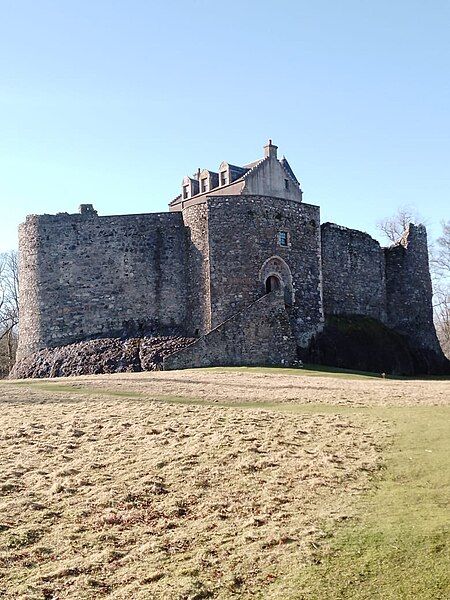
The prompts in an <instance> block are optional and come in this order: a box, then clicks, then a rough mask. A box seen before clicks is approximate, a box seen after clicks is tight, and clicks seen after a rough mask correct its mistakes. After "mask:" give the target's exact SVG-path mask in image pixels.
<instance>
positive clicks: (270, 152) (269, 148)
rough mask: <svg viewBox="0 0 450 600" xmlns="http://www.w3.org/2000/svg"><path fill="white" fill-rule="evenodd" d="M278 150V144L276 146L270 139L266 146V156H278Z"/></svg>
mask: <svg viewBox="0 0 450 600" xmlns="http://www.w3.org/2000/svg"><path fill="white" fill-rule="evenodd" d="M277 150H278V146H274V145H273V144H272V140H269V143H268V144H267V145H266V146H264V158H267V157H268V156H270V157H271V158H272V157H273V158H276V157H277Z"/></svg>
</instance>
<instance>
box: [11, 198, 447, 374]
mask: <svg viewBox="0 0 450 600" xmlns="http://www.w3.org/2000/svg"><path fill="white" fill-rule="evenodd" d="M280 232H283V233H285V234H287V239H288V244H287V246H283V245H280V240H279V233H280ZM271 274H275V275H276V276H277V277H279V279H280V281H282V282H283V284H284V285H285V294H284V302H283V311H282V315H281V313H279V317H280V318H281V320H282V321H283V319H284V318H285V315H288V318H289V323H290V328H291V330H292V333H293V336H294V339H295V340H296V343H297V345H298V346H299V347H300V348H306V347H307V346H308V344H309V342H310V340H311V338H312V336H314V334H316V333H317V332H319V331H320V330H321V329H322V327H323V322H324V313H325V314H326V315H329V316H333V315H337V316H339V315H360V316H363V317H371V318H374V319H377V320H379V321H381V322H382V323H384V324H386V325H387V326H388V327H391V328H392V329H394V330H395V331H396V332H398V333H400V334H402V335H404V336H406V337H407V338H408V340H409V341H410V342H411V347H412V348H413V349H414V348H418V349H426V350H430V351H431V352H433V353H435V354H436V355H439V356H441V354H442V353H441V351H440V347H439V344H438V341H437V338H436V333H435V330H434V326H433V320H432V316H433V315H432V304H431V280H430V274H429V266H428V250H427V243H426V231H425V228H423V227H422V226H419V227H415V226H410V228H409V230H408V232H407V233H406V234H405V236H404V238H403V239H402V241H401V242H400V243H399V244H397V245H396V246H393V247H391V248H388V249H384V250H383V249H382V248H381V247H380V245H379V244H378V242H377V241H375V240H374V239H372V238H371V237H370V236H369V235H367V234H365V233H362V232H359V231H355V230H351V229H347V228H345V227H340V226H338V225H334V224H330V223H326V224H324V225H323V226H322V228H320V214H319V208H318V207H316V206H312V205H308V204H304V203H299V202H296V201H292V200H291V201H290V200H285V199H281V198H273V197H267V196H251V195H247V196H218V195H217V196H214V197H210V198H208V199H207V201H206V202H205V203H203V204H197V205H193V206H191V207H189V208H186V209H185V210H183V211H182V212H181V211H180V212H172V213H156V214H141V215H124V216H108V217H98V216H97V214H96V213H95V211H93V210H88V211H83V212H82V213H80V214H75V215H68V214H66V213H64V214H58V215H54V216H51V215H42V216H36V215H32V216H30V217H28V218H27V220H26V222H25V223H24V224H23V225H21V227H20V333H19V352H18V358H19V359H22V358H24V357H25V356H26V355H29V354H31V353H33V352H36V351H38V350H41V349H43V348H55V347H59V346H64V345H67V344H72V343H74V342H78V341H82V340H90V339H96V338H112V337H143V336H165V335H167V336H173V335H181V336H186V337H199V336H203V335H205V334H208V332H210V331H211V330H213V331H216V329H217V328H218V327H219V326H221V324H223V323H228V325H227V326H226V327H224V328H223V329H220V335H219V333H218V332H217V331H216V333H214V335H213V336H210V337H208V340H206V341H205V340H203V341H202V344H206V346H205V347H203V346H202V345H201V344H199V345H196V346H195V348H194V347H193V348H192V349H191V350H189V352H190V353H193V354H192V356H194V355H196V356H197V355H198V356H200V354H201V355H202V356H203V358H202V361H206V360H209V359H208V358H205V357H207V356H209V357H211V356H212V355H213V354H214V352H216V354H217V353H218V354H217V356H219V357H221V358H220V361H221V362H222V361H228V362H227V364H231V363H230V360H231V358H230V356H229V354H230V352H232V350H233V343H232V337H233V336H235V338H236V339H240V338H239V335H240V334H239V333H238V328H239V327H242V328H244V329H243V331H244V330H245V331H246V334H245V335H248V336H249V342H248V344H247V345H245V343H244V342H243V341H242V340H241V342H242V343H241V342H239V343H240V344H241V346H239V347H238V345H236V348H235V354H236V356H239V357H240V358H239V360H241V359H242V360H244V359H243V357H244V356H247V359H245V362H244V363H243V364H253V363H251V361H252V360H253V358H252V357H251V356H249V355H248V352H251V353H255V357H259V358H258V360H262V358H261V357H262V356H263V355H264V356H265V358H264V362H265V363H266V364H270V360H269V358H267V356H266V354H267V352H269V348H268V347H262V348H261V351H259V353H258V351H257V349H256V346H257V340H258V336H260V339H261V340H263V337H264V335H268V333H270V331H271V329H270V327H269V329H267V327H268V325H267V322H266V321H264V320H261V318H260V317H261V314H260V312H258V311H260V309H261V307H262V308H264V306H266V305H265V304H264V302H261V303H259V299H261V297H263V296H264V295H265V294H266V288H265V281H266V279H267V277H268V276H270V275H271ZM264 297H266V296H264ZM322 299H323V303H322ZM257 301H258V302H257ZM255 302H256V304H255ZM251 307H253V308H251ZM266 308H267V309H268V311H269V312H270V314H272V312H271V311H272V308H273V307H272V306H270V307H266ZM250 310H253V313H252V312H248V314H247V313H246V311H250ZM255 311H256V312H255ZM275 312H276V311H275ZM252 314H253V317H254V318H255V319H256V318H257V316H258V315H259V316H258V319H259V325H258V323H257V322H256V320H255V323H254V324H253V325H252V326H250V325H251V323H250V321H249V319H250V320H251V318H252V316H251V315H252ZM273 314H275V313H273ZM237 315H240V316H239V317H237ZM235 316H236V319H235V320H233V319H234V317H235ZM230 319H231V321H230ZM283 322H284V321H283ZM273 331H275V330H273ZM277 331H278V330H277ZM275 333H276V332H275ZM278 333H279V332H278ZM278 333H276V335H278ZM274 335H275V334H274ZM274 339H275V338H274ZM277 339H278V338H277ZM211 340H216V342H217V343H218V342H219V341H220V343H223V344H224V347H223V348H222V349H220V348H217V349H216V350H214V352H213V351H212V349H211V348H212V347H211ZM261 343H262V342H261ZM264 343H265V342H264ZM277 344H278V342H277ZM288 345H289V344H288ZM277 347H278V346H277ZM280 348H282V345H281V346H280ZM286 348H287V346H286ZM186 352H187V351H186ZM246 352H247V355H246V354H245V353H246ZM264 352H266V354H264ZM277 352H278V350H277V349H276V348H275V346H274V347H273V356H274V357H275V356H278V354H277ZM195 353H197V354H195ZM202 353H203V354H202ZM205 353H206V354H205ZM286 353H287V355H288V354H289V356H290V355H291V354H292V352H291V349H286ZM183 356H187V354H185V355H183ZM180 360H181V359H180ZM183 360H184V359H183ZM217 360H219V358H218V359H217ZM236 360H238V359H236ZM255 360H257V358H255ZM277 360H278V359H277ZM249 361H250V362H249ZM222 364H225V363H223V362H222ZM255 364H256V363H255Z"/></svg>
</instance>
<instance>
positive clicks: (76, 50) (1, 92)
mask: <svg viewBox="0 0 450 600" xmlns="http://www.w3.org/2000/svg"><path fill="white" fill-rule="evenodd" d="M0 9H1V16H0V74H1V77H0V250H5V249H8V248H12V247H14V246H15V245H16V228H17V225H18V223H19V222H20V221H22V220H23V219H24V217H25V215H26V214H28V213H44V212H47V213H55V212H60V211H61V212H62V211H68V212H76V210H77V207H78V205H79V204H80V203H93V204H94V205H95V207H96V208H97V209H98V211H99V212H100V214H114V213H138V212H153V211H163V210H166V206H167V202H168V201H169V200H171V199H172V198H173V197H174V196H175V195H176V194H177V193H178V191H179V187H180V182H181V179H182V177H183V175H185V174H188V173H193V172H194V171H196V169H197V168H198V167H202V168H211V169H216V168H217V167H218V165H219V163H220V162H221V161H222V160H228V161H230V162H232V163H234V164H240V163H247V162H250V161H252V160H255V159H256V158H259V157H260V156H261V155H262V146H263V144H264V143H265V142H266V140H267V138H269V137H271V138H273V140H274V142H275V143H276V144H277V145H278V146H279V152H280V153H281V154H285V155H286V157H287V158H288V160H289V161H290V163H291V165H292V167H293V168H294V171H295V172H296V174H297V177H298V178H299V179H300V181H301V182H302V187H303V191H304V200H305V201H306V202H310V203H313V204H319V205H320V206H321V209H322V220H323V221H325V220H332V221H335V222H337V223H340V224H343V225H347V226H350V227H355V228H361V229H364V230H366V231H369V232H370V233H372V234H376V230H375V227H374V224H375V222H376V220H377V219H378V218H379V217H381V216H385V215H389V214H391V213H393V212H394V211H395V209H396V208H397V207H398V206H400V205H404V204H411V205H415V206H416V208H417V210H418V211H419V212H420V213H421V214H422V215H423V216H424V218H425V220H426V221H427V222H428V224H429V226H430V227H431V229H432V232H433V233H437V232H438V229H439V222H440V220H442V219H449V218H450V210H449V206H450V169H449V166H450V72H449V71H450V2H448V0H433V1H432V2H427V1H425V0H421V1H418V0H390V1H387V0H377V1H376V2H372V1H369V0H367V1H364V0H358V1H357V0H353V1H346V0H343V1H342V2H336V0H327V1H325V0H323V1H321V0H314V1H312V0H307V1H306V0H289V1H288V0H281V1H280V0H278V1H276V2H274V1H273V0H271V1H266V0H250V1H245V0H241V1H240V2H237V1H235V0H231V1H228V2H216V1H206V0H197V1H194V0H186V1H181V0H178V1H175V0H166V1H165V2H162V1H160V0H158V1H151V0H147V1H144V0H89V1H87V0H53V1H50V0H0Z"/></svg>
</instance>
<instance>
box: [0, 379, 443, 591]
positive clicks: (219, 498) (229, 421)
mask: <svg viewBox="0 0 450 600" xmlns="http://www.w3.org/2000/svg"><path fill="white" fill-rule="evenodd" d="M449 405H450V382H449V381H444V380H442V381H420V380H385V379H377V378H374V377H372V376H369V375H365V374H351V373H345V372H339V373H332V372H331V373H323V372H318V371H316V370H305V371H295V370H288V369H204V370H195V371H183V372H168V373H164V372H162V373H161V372H158V373H138V374H120V375H110V376H95V377H94V376H93V377H87V376H86V377H79V378H71V379H60V380H45V381H26V382H3V383H0V408H1V415H2V417H1V422H2V428H1V430H0V597H4V598H8V599H9V598H11V599H12V598H14V599H16V598H18V599H22V600H25V599H27V600H28V599H30V600H34V599H43V600H50V599H53V600H59V599H63V598H80V599H85V598H86V599H91V598H103V597H104V598H117V599H119V598H123V599H125V598H126V599H129V598H137V599H144V598H145V599H147V598H148V599H152V598H155V599H159V598H161V599H163V598H164V599H166V598H168V599H172V598H173V599H175V600H200V599H202V598H234V597H236V598H237V597H239V598H274V599H286V600H294V599H302V600H306V599H308V600H315V599H317V600H318V599H328V598H329V599H338V598H349V599H356V600H359V599H363V598H364V599H369V598H370V599H372V598H379V599H405V600H406V599H410V598H411V599H412V598H416V599H430V600H431V599H433V600H434V599H436V600H440V599H442V600H443V599H447V598H448V597H450V584H449V580H448V572H449V571H450V555H449V553H450V539H449V538H450V536H449V533H450V532H449V504H450V503H449V500H450V491H449V487H450V442H449V440H450V418H449V417H450V408H449Z"/></svg>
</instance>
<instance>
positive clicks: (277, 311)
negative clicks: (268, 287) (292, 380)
mask: <svg viewBox="0 0 450 600" xmlns="http://www.w3.org/2000/svg"><path fill="white" fill-rule="evenodd" d="M296 360H297V344H296V341H295V338H294V335H293V333H292V329H291V325H290V322H289V316H288V314H287V312H286V308H285V302H284V296H283V292H282V291H281V290H275V291H272V292H270V293H269V294H266V295H265V296H263V297H262V298H260V299H259V300H257V301H256V302H253V303H252V304H250V305H249V306H247V308H245V309H244V310H241V311H239V312H237V313H236V314H235V315H233V316H232V317H231V318H230V319H227V320H226V321H223V323H221V324H220V325H218V326H217V327H215V328H214V329H212V330H211V331H210V332H209V333H207V334H206V335H204V336H202V337H200V338H199V339H198V340H196V341H195V342H194V343H192V344H191V345H190V346H187V347H186V348H184V349H183V350H180V351H179V352H176V353H174V354H171V355H170V356H168V357H166V358H165V359H164V363H163V365H164V370H173V369H190V368H195V367H213V366H257V365H278V366H280V365H285V366H288V365H292V364H294V363H295V361H296Z"/></svg>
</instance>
